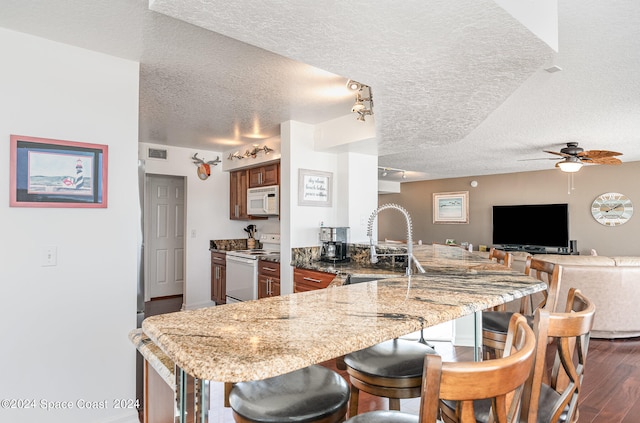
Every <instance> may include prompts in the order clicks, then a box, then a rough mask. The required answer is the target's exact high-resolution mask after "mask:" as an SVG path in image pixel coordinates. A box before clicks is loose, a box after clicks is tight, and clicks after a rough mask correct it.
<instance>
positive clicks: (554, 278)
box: [482, 256, 562, 359]
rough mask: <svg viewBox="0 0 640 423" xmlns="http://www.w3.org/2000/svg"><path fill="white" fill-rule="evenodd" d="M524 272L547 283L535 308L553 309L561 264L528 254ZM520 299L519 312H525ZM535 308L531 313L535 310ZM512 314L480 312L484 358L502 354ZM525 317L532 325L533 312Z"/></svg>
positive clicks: (558, 289) (556, 297) (557, 290)
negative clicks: (542, 296)
mask: <svg viewBox="0 0 640 423" xmlns="http://www.w3.org/2000/svg"><path fill="white" fill-rule="evenodd" d="M525 274H527V275H531V276H534V277H535V278H536V279H538V280H541V281H543V282H546V284H547V289H546V291H543V295H544V298H543V299H542V301H541V302H540V303H539V304H538V305H537V306H536V307H535V309H538V308H541V309H544V310H548V311H550V312H553V311H555V308H556V303H557V301H558V292H559V291H560V279H561V274H562V266H560V265H559V264H554V263H550V262H547V261H543V260H539V259H535V258H533V257H531V256H529V257H527V264H526V267H525ZM522 300H523V301H522V302H521V309H520V312H521V314H525V311H526V310H524V308H525V305H526V300H525V299H524V298H523V299H522ZM535 309H534V310H533V311H532V312H531V313H533V312H535ZM512 315H513V313H512V312H508V311H487V312H483V313H482V346H483V348H484V349H485V354H484V357H485V359H491V358H495V357H500V355H501V354H502V351H503V350H504V343H505V340H506V337H507V325H508V323H509V319H510V318H511V316H512ZM525 317H526V318H527V321H528V322H529V325H530V326H533V314H526V315H525Z"/></svg>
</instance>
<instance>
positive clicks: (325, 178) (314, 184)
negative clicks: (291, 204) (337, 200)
mask: <svg viewBox="0 0 640 423" xmlns="http://www.w3.org/2000/svg"><path fill="white" fill-rule="evenodd" d="M332 197H333V173H331V172H323V171H319V170H309V169H299V171H298V205H299V206H316V207H331V204H332V200H333V198H332Z"/></svg>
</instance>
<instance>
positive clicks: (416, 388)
mask: <svg viewBox="0 0 640 423" xmlns="http://www.w3.org/2000/svg"><path fill="white" fill-rule="evenodd" d="M425 354H436V352H435V350H434V349H433V348H431V347H429V346H428V345H426V344H424V343H422V342H418V341H413V340H408V339H401V338H399V339H393V340H390V341H385V342H381V343H379V344H376V345H374V346H372V347H369V348H365V349H362V350H360V351H356V352H353V353H350V354H347V355H345V356H344V363H345V364H346V366H347V373H348V374H349V381H350V382H351V399H350V400H349V417H353V416H355V415H356V414H358V399H359V396H360V391H364V392H367V393H369V394H371V395H375V396H379V397H385V398H389V409H390V410H400V399H404V398H418V397H419V396H420V392H421V387H422V368H423V364H424V356H425Z"/></svg>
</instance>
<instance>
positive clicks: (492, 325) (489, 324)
mask: <svg viewBox="0 0 640 423" xmlns="http://www.w3.org/2000/svg"><path fill="white" fill-rule="evenodd" d="M511 316H513V313H512V312H508V311H505V312H502V313H482V330H487V331H491V332H497V333H502V332H504V328H505V327H508V326H509V320H511ZM524 317H525V319H527V323H528V324H529V326H530V327H533V316H524Z"/></svg>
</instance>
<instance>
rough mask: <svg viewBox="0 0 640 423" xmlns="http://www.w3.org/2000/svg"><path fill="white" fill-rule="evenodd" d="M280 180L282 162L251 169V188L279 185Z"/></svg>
mask: <svg viewBox="0 0 640 423" xmlns="http://www.w3.org/2000/svg"><path fill="white" fill-rule="evenodd" d="M279 181H280V164H279V163H272V164H269V165H265V166H258V167H253V168H251V169H249V188H255V187H261V186H267V185H278V183H279Z"/></svg>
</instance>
